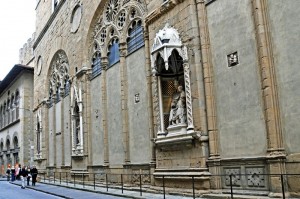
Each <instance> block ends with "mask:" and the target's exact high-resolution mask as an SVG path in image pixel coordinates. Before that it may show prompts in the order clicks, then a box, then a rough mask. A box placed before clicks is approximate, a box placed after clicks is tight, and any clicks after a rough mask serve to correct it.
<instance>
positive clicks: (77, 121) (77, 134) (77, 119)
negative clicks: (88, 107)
mask: <svg viewBox="0 0 300 199" xmlns="http://www.w3.org/2000/svg"><path fill="white" fill-rule="evenodd" d="M74 113H75V135H74V142H75V146H78V145H79V144H80V117H79V106H78V104H77V101H76V102H75V108H74Z"/></svg>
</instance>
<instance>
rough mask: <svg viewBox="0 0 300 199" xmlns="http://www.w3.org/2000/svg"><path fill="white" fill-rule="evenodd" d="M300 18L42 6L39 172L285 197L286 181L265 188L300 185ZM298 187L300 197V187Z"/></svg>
mask: <svg viewBox="0 0 300 199" xmlns="http://www.w3.org/2000/svg"><path fill="white" fill-rule="evenodd" d="M299 11H300V1H279V0H277V1H276V0H199V1H192V0H153V1H144V0H109V1H104V0H93V1H77V0H69V1H66V0H60V1H53V0H52V1H37V6H36V16H37V20H36V34H35V35H36V36H35V40H34V42H33V50H34V51H33V52H34V53H33V54H34V56H35V57H34V66H35V74H34V125H35V132H34V142H33V143H34V156H35V161H36V164H37V165H38V168H39V170H40V171H41V172H46V173H47V174H52V173H53V172H58V171H64V172H70V173H71V174H76V173H80V174H83V175H84V176H85V177H86V178H88V177H92V174H93V173H95V172H97V173H113V174H121V173H126V174H131V177H130V178H129V179H126V180H127V182H129V181H130V182H133V183H135V182H138V181H139V175H140V174H143V179H142V180H143V183H147V184H151V185H157V186H160V185H161V184H162V181H161V177H162V176H163V175H165V176H168V178H167V180H166V184H167V185H168V186H173V187H182V188H183V187H191V181H190V180H188V179H191V178H192V176H194V177H195V179H196V185H197V189H199V190H203V189H205V190H226V189H228V188H229V187H230V182H232V183H233V186H234V188H235V189H239V190H241V191H243V190H247V193H253V194H255V193H257V191H261V192H260V193H263V194H265V195H268V194H270V195H272V194H273V193H280V192H281V191H282V189H281V185H280V182H281V181H280V180H279V178H278V176H277V177H274V176H267V175H262V174H270V173H275V174H281V173H283V174H286V173H300V163H299V160H300V144H299V140H300V133H299V129H300V123H299V119H300V109H299V102H300V98H299V96H300V95H299V93H300V86H299V85H300V78H299V77H300V75H299V74H300V73H299V63H300V56H299V54H300V45H299V38H300V26H299V25H298V24H299V21H300V19H299V16H300V15H299ZM240 174H243V176H240ZM230 175H231V176H232V177H233V178H234V179H233V180H232V181H230V177H229V176H230ZM178 176H184V177H183V179H182V180H178ZM116 180H117V179H116ZM285 180H286V182H287V184H288V187H289V191H290V192H291V193H298V194H299V188H297V187H298V186H299V184H300V182H299V178H295V177H292V176H288V177H287V178H286V179H285Z"/></svg>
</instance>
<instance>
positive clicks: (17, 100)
mask: <svg viewBox="0 0 300 199" xmlns="http://www.w3.org/2000/svg"><path fill="white" fill-rule="evenodd" d="M19 104H20V94H19V91H17V92H16V97H15V107H16V120H17V119H19Z"/></svg>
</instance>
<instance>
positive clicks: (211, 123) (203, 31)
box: [196, 0, 222, 189]
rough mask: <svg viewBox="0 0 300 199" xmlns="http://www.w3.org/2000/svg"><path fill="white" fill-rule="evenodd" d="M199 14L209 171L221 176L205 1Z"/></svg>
mask: <svg viewBox="0 0 300 199" xmlns="http://www.w3.org/2000/svg"><path fill="white" fill-rule="evenodd" d="M196 2H197V11H198V12H197V13H198V21H199V31H200V45H201V56H202V67H203V79H204V89H205V103H206V117H207V131H208V137H209V164H208V165H209V170H210V172H211V173H212V174H215V175H220V174H221V169H220V160H219V159H220V154H219V136H218V129H217V113H216V102H215V90H214V79H213V65H212V54H211V47H210V39H209V31H208V24H207V13H206V6H205V1H204V0H198V1H196ZM211 188H214V189H220V188H222V182H221V177H219V176H214V177H212V178H211Z"/></svg>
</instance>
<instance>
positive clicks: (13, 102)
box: [10, 96, 15, 122]
mask: <svg viewBox="0 0 300 199" xmlns="http://www.w3.org/2000/svg"><path fill="white" fill-rule="evenodd" d="M10 111H11V121H12V122H13V121H15V97H14V96H12V97H11V103H10Z"/></svg>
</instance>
